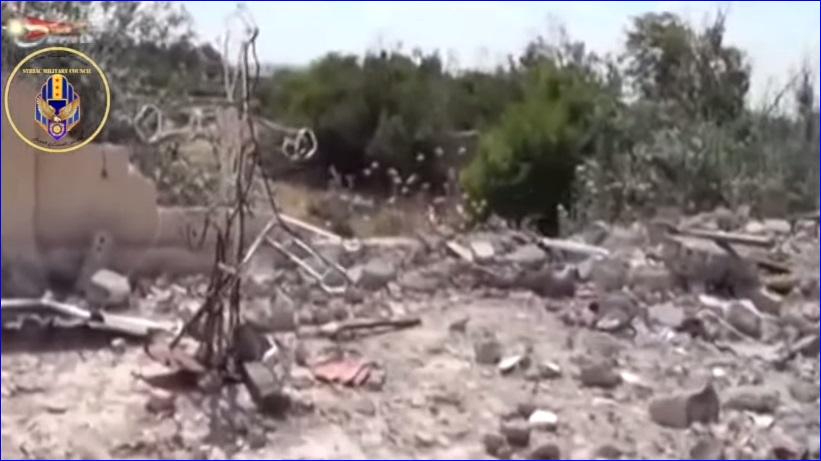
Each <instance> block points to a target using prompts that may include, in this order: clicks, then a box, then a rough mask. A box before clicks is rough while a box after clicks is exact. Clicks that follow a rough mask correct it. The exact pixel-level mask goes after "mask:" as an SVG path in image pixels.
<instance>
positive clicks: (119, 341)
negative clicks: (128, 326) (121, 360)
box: [111, 338, 128, 355]
mask: <svg viewBox="0 0 821 461" xmlns="http://www.w3.org/2000/svg"><path fill="white" fill-rule="evenodd" d="M127 346H128V343H126V342H125V339H123V338H114V339H112V340H111V351H112V352H114V353H115V354H117V355H122V354H124V353H125V351H126V348H127Z"/></svg>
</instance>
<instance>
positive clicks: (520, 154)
mask: <svg viewBox="0 0 821 461" xmlns="http://www.w3.org/2000/svg"><path fill="white" fill-rule="evenodd" d="M601 98H602V92H601V89H600V88H599V87H598V85H597V84H595V83H594V82H591V81H590V79H589V78H588V77H587V76H585V75H584V74H583V73H582V72H579V71H578V70H576V69H572V68H564V69H563V68H559V67H557V66H556V65H554V64H553V63H552V62H549V61H546V62H543V63H542V64H540V65H538V66H536V67H533V68H531V69H530V70H529V71H528V72H527V73H526V76H525V84H524V92H523V100H522V101H521V102H518V103H515V104H512V105H511V106H510V107H509V108H508V109H507V110H506V111H505V112H504V114H503V115H502V117H501V119H500V121H499V123H498V125H497V126H495V127H493V128H491V129H490V130H488V131H487V132H485V133H484V134H483V135H482V137H481V140H480V143H479V152H478V154H477V156H476V157H475V158H474V160H473V161H472V162H471V163H470V165H469V166H468V167H467V168H466V169H465V170H464V171H463V174H462V178H461V179H462V185H463V187H464V188H465V190H466V191H467V192H468V194H469V195H470V197H471V199H472V201H473V203H474V204H478V209H477V210H476V211H477V212H478V216H479V217H482V216H483V215H486V214H487V213H488V212H491V211H494V212H497V213H498V214H500V215H501V216H503V217H505V218H511V219H514V220H521V219H523V218H526V217H531V216H532V215H536V216H537V222H538V225H539V227H540V229H541V230H542V231H544V232H547V233H553V234H555V233H556V232H557V231H558V207H559V206H560V205H561V206H563V207H565V208H570V207H571V205H572V186H573V182H574V175H575V169H576V166H577V165H578V164H579V162H580V161H581V160H582V158H583V156H584V155H585V154H586V153H589V152H591V149H592V148H593V140H594V139H593V136H592V135H593V130H594V129H595V126H596V123H595V119H594V117H595V116H596V114H597V113H598V110H597V105H599V104H601V103H602V99H601Z"/></svg>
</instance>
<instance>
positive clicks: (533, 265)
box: [505, 244, 547, 270]
mask: <svg viewBox="0 0 821 461" xmlns="http://www.w3.org/2000/svg"><path fill="white" fill-rule="evenodd" d="M505 260H507V261H509V262H511V263H514V264H517V265H519V266H521V267H523V268H526V269H531V270H538V269H540V268H541V267H542V266H544V263H545V262H546V261H547V254H546V253H545V252H544V250H542V249H541V248H540V247H539V246H538V245H535V244H529V245H524V246H520V247H519V248H516V250H514V251H513V252H512V253H510V254H508V255H507V256H505Z"/></svg>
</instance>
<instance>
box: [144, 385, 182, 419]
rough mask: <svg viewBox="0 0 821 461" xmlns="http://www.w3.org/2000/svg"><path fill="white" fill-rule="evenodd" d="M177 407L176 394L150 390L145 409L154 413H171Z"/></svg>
mask: <svg viewBox="0 0 821 461" xmlns="http://www.w3.org/2000/svg"><path fill="white" fill-rule="evenodd" d="M176 408H177V399H176V396H175V395H174V394H172V393H170V392H167V391H162V390H157V389H155V390H152V391H151V394H150V395H149V397H148V401H147V402H146V403H145V409H146V410H148V411H149V412H151V413H154V414H166V415H167V414H172V413H174V411H175V410H176Z"/></svg>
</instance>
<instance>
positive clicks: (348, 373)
mask: <svg viewBox="0 0 821 461" xmlns="http://www.w3.org/2000/svg"><path fill="white" fill-rule="evenodd" d="M372 368H373V365H372V364H371V363H370V362H369V361H367V360H365V359H362V358H348V359H331V360H328V361H325V362H321V363H318V364H316V365H314V366H313V367H312V368H311V371H312V373H313V374H314V377H315V378H316V379H318V380H320V381H325V382H328V383H337V384H342V385H345V386H351V387H360V386H362V385H364V384H365V383H366V382H367V381H368V378H369V377H370V374H371V370H372Z"/></svg>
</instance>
